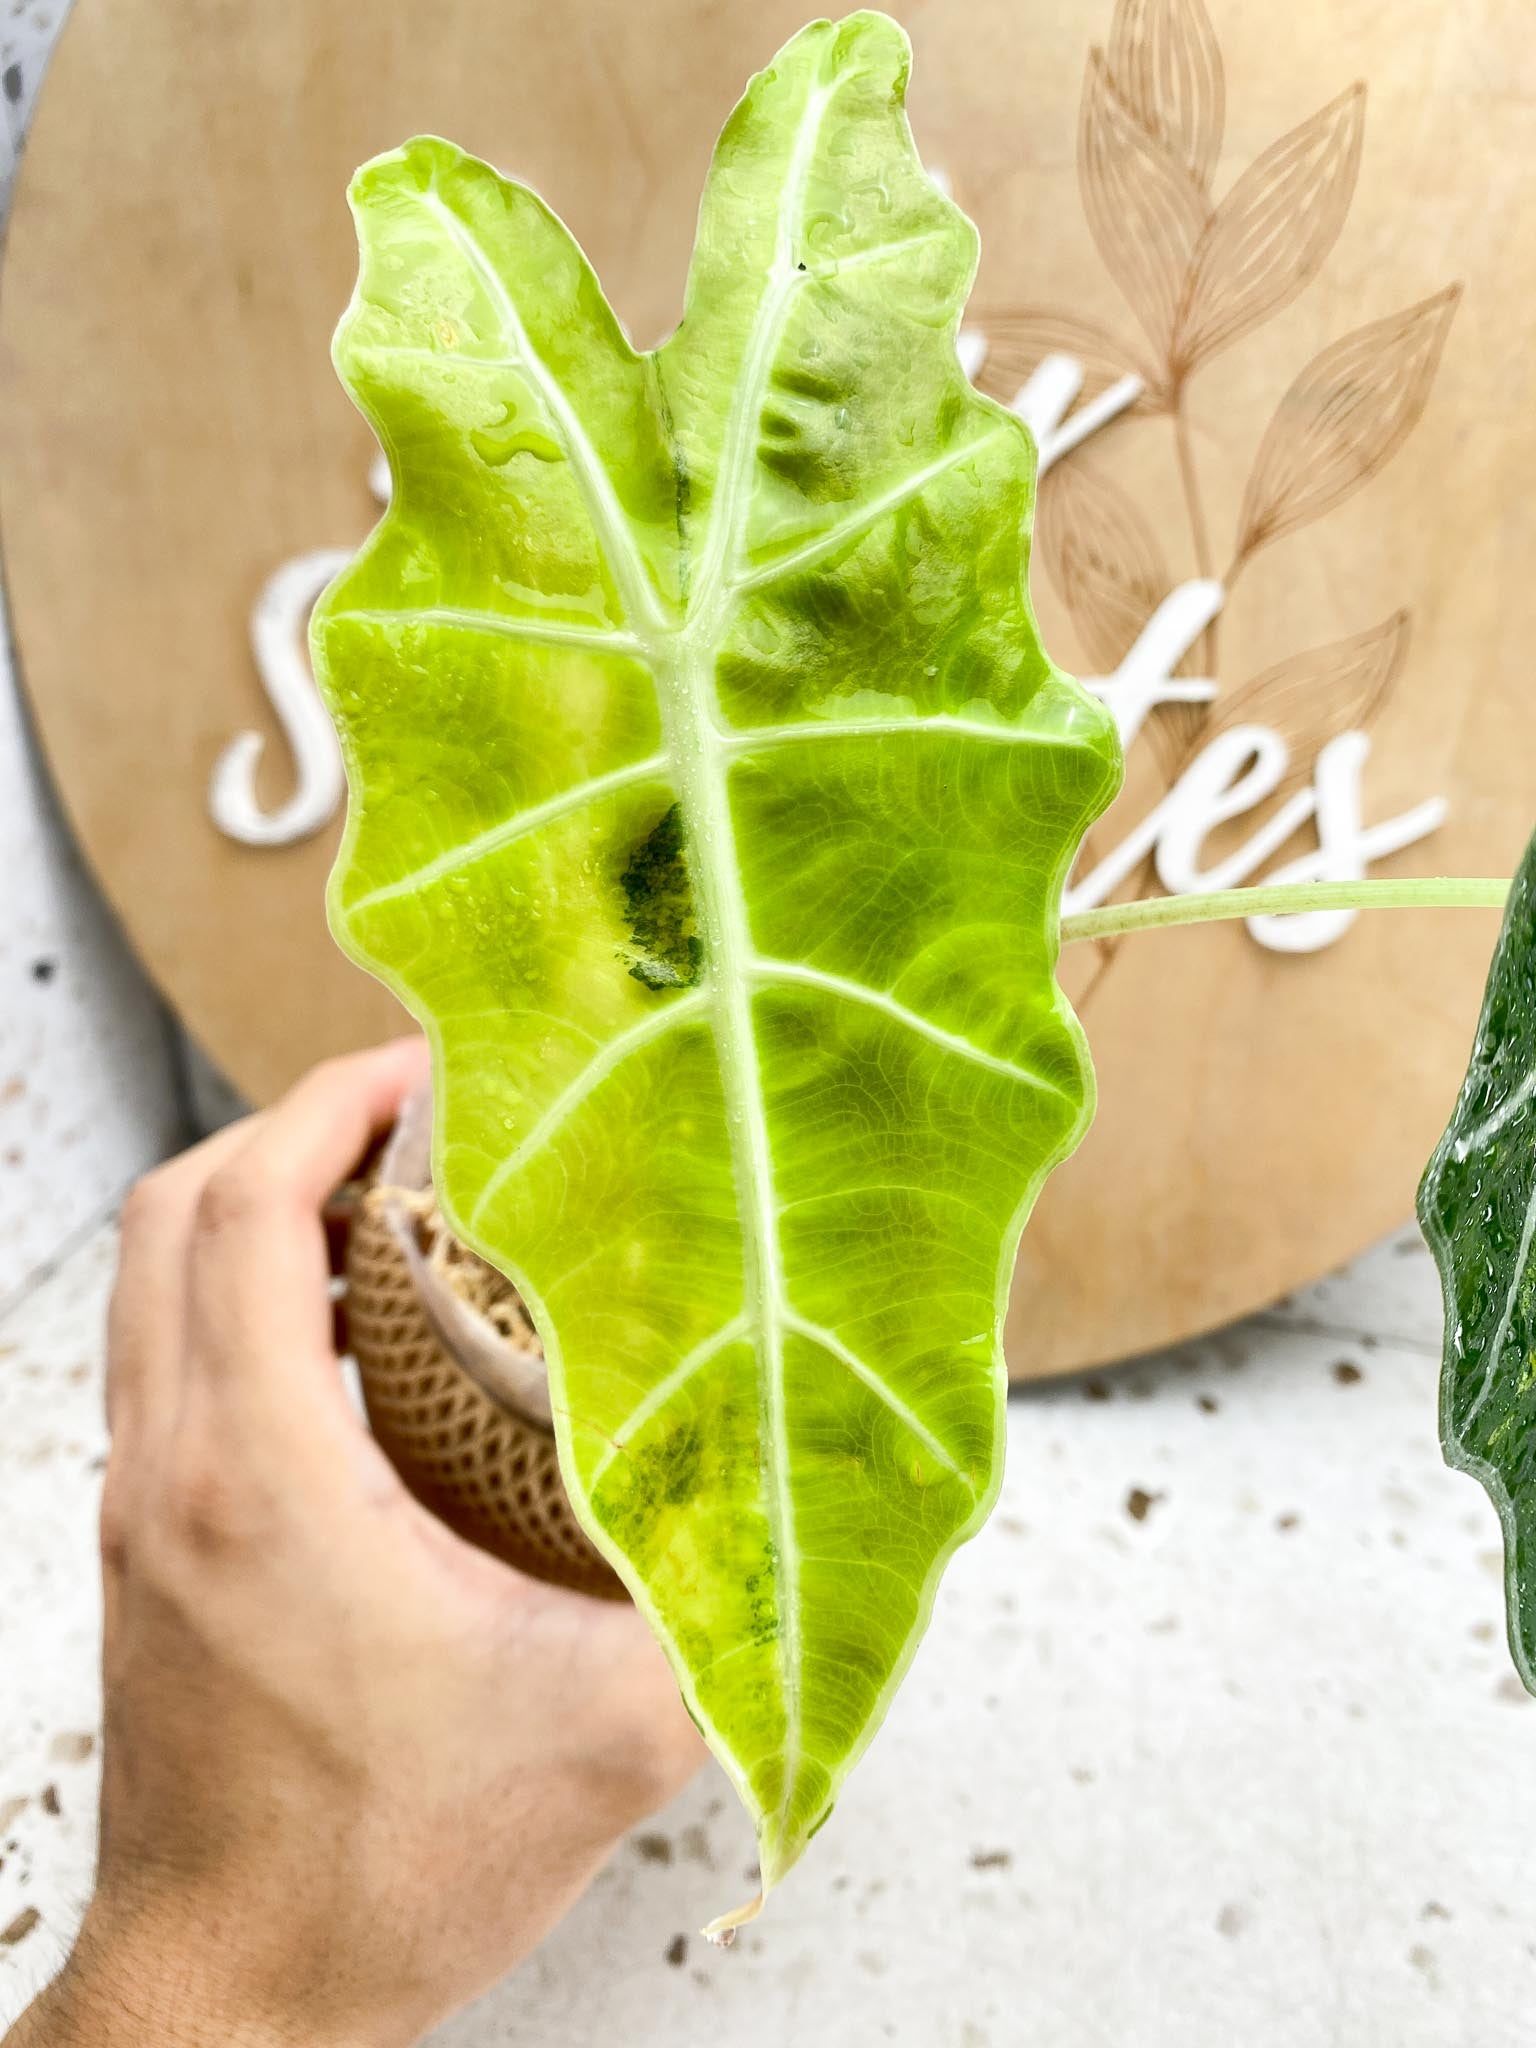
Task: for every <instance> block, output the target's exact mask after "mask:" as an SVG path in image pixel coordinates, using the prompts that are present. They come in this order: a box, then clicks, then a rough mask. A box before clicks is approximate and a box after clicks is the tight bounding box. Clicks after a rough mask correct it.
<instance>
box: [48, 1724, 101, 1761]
mask: <svg viewBox="0 0 1536 2048" xmlns="http://www.w3.org/2000/svg"><path fill="white" fill-rule="evenodd" d="M95 1747H96V1738H95V1736H94V1735H88V1734H86V1733H85V1731H84V1730H83V1729H81V1730H80V1731H78V1732H76V1731H75V1730H73V1729H70V1730H68V1731H66V1733H64V1734H63V1735H55V1737H54V1738H53V1740H52V1742H50V1743H49V1745H48V1754H49V1756H51V1757H52V1759H53V1761H54V1762H55V1763H56V1764H83V1763H84V1762H85V1760H86V1758H87V1757H88V1756H89V1755H90V1754H91V1751H92V1750H93V1749H94V1748H95Z"/></svg>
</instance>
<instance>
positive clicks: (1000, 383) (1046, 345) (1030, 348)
mask: <svg viewBox="0 0 1536 2048" xmlns="http://www.w3.org/2000/svg"><path fill="white" fill-rule="evenodd" d="M977 318H978V324H979V328H980V331H981V332H982V333H984V334H985V336H986V342H987V353H986V355H985V357H984V358H983V360H982V365H981V368H980V370H979V371H978V373H977V376H976V385H977V388H978V389H979V390H981V391H984V392H985V393H986V395H987V396H988V397H989V398H995V399H997V400H998V402H999V403H1000V404H1002V405H1008V404H1010V403H1011V402H1012V401H1013V399H1015V398H1016V397H1017V396H1018V393H1019V388H1020V386H1021V385H1023V384H1025V383H1027V382H1028V380H1029V377H1030V374H1031V373H1032V372H1033V371H1035V370H1037V369H1038V368H1039V367H1040V365H1041V363H1043V362H1044V360H1045V358H1046V357H1047V356H1058V355H1059V356H1071V357H1072V359H1073V361H1074V362H1077V363H1080V364H1081V365H1082V370H1083V387H1082V390H1081V391H1080V392H1079V393H1078V399H1079V402H1080V403H1084V404H1086V403H1087V402H1088V401H1090V400H1091V399H1095V398H1097V397H1098V395H1099V393H1100V392H1101V391H1107V390H1108V389H1109V387H1110V385H1111V384H1116V383H1118V382H1119V380H1120V379H1121V378H1122V377H1124V376H1126V375H1127V374H1129V375H1133V376H1137V377H1139V378H1140V379H1141V381H1142V382H1143V384H1145V385H1147V386H1148V390H1147V391H1146V392H1144V393H1143V394H1142V396H1141V397H1140V398H1139V399H1138V400H1137V402H1136V408H1135V409H1136V410H1138V411H1141V410H1150V409H1151V408H1152V405H1153V402H1154V397H1153V391H1152V387H1153V386H1155V385H1156V384H1157V383H1158V381H1159V376H1160V373H1159V371H1158V370H1156V369H1155V368H1154V367H1153V365H1152V364H1151V363H1149V362H1148V361H1147V360H1146V358H1145V356H1144V355H1143V354H1142V352H1141V350H1140V349H1139V348H1138V347H1136V346H1133V345H1132V344H1131V343H1130V342H1127V341H1125V340H1123V339H1122V338H1121V337H1120V336H1118V335H1115V334H1111V333H1110V331H1109V329H1108V328H1107V327H1102V326H1100V325H1099V323H1098V322H1097V321H1094V320H1088V319H1084V318H1083V317H1082V315H1081V314H1077V313H1058V312H1054V311H1052V310H1051V309H1050V308H1048V307H1043V306H1041V307H1037V306H1025V307H1022V308H1020V309H1019V310H1018V311H1015V312H1001V313H985V312H983V313H981V314H979V315H978V316H977Z"/></svg>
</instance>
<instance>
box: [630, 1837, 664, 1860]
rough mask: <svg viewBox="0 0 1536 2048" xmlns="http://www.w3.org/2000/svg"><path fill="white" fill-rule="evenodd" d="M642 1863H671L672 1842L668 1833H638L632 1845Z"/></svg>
mask: <svg viewBox="0 0 1536 2048" xmlns="http://www.w3.org/2000/svg"><path fill="white" fill-rule="evenodd" d="M630 1846H631V1847H632V1848H633V1849H634V1852H635V1854H636V1855H637V1856H638V1857H639V1858H640V1861H641V1862H642V1863H670V1862H671V1861H672V1843H671V1840H670V1838H669V1837H668V1836H666V1835H654V1834H653V1835H636V1836H635V1838H634V1840H633V1842H632V1843H631V1845H630Z"/></svg>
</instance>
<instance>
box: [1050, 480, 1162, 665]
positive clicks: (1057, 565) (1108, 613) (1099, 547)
mask: <svg viewBox="0 0 1536 2048" xmlns="http://www.w3.org/2000/svg"><path fill="white" fill-rule="evenodd" d="M1047 508H1049V511H1047ZM1035 554H1036V556H1037V558H1038V559H1039V560H1040V561H1041V562H1042V563H1043V565H1044V568H1045V571H1046V574H1047V575H1048V576H1049V577H1050V579H1051V583H1052V585H1053V586H1054V588H1055V590H1056V592H1057V595H1058V596H1059V597H1060V598H1061V601H1062V603H1063V604H1064V605H1065V606H1066V607H1067V610H1068V611H1069V612H1070V613H1071V615H1072V623H1073V625H1074V626H1075V627H1076V629H1077V632H1078V636H1079V638H1080V639H1081V641H1082V643H1083V647H1084V649H1085V651H1086V653H1087V655H1088V658H1089V660H1090V661H1092V662H1093V664H1094V666H1095V668H1096V670H1097V671H1098V672H1099V673H1100V674H1103V675H1108V674H1109V673H1110V672H1111V671H1112V670H1114V669H1116V668H1118V667H1119V665H1120V663H1121V662H1122V661H1123V660H1124V659H1125V657H1126V655H1127V654H1128V653H1129V652H1130V650H1131V647H1132V646H1133V644H1134V643H1135V640H1136V636H1137V635H1138V634H1139V633H1140V631H1141V629H1142V627H1143V626H1145V624H1146V623H1147V620H1148V619H1149V618H1150V617H1151V615H1152V613H1153V612H1154V611H1156V609H1157V607H1158V606H1159V605H1160V604H1161V603H1162V601H1163V599H1164V598H1165V597H1166V596H1167V595H1168V590H1169V587H1170V579H1169V575H1168V571H1167V568H1166V567H1165V565H1164V563H1163V558H1162V554H1161V552H1160V550H1159V548H1158V545H1157V542H1156V541H1155V540H1154V538H1153V536H1152V532H1151V529H1150V527H1149V526H1148V524H1147V521H1146V519H1145V518H1144V517H1143V515H1142V513H1141V511H1140V510H1139V508H1138V507H1137V505H1136V504H1135V502H1134V501H1133V500H1132V498H1131V497H1130V496H1129V494H1128V493H1127V492H1125V491H1123V490H1122V489H1121V488H1120V486H1119V485H1118V484H1116V483H1113V482H1111V480H1110V479H1109V478H1108V477H1107V476H1105V475H1104V473H1103V471H1102V470H1100V469H1097V468H1095V467H1094V466H1093V465H1092V464H1091V463H1087V462H1062V463H1058V464H1057V465H1056V467H1055V468H1054V469H1052V470H1051V471H1050V473H1049V474H1048V475H1047V477H1046V479H1045V481H1044V483H1043V484H1042V485H1041V487H1040V513H1039V538H1038V539H1037V540H1036V543H1035Z"/></svg>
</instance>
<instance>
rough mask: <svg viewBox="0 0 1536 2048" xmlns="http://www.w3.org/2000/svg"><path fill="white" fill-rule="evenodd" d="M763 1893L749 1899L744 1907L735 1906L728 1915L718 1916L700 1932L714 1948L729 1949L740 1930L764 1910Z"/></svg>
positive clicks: (721, 1914)
mask: <svg viewBox="0 0 1536 2048" xmlns="http://www.w3.org/2000/svg"><path fill="white" fill-rule="evenodd" d="M763 1896H764V1895H763V1893H762V1892H759V1893H758V1894H757V1895H756V1897H755V1898H751V1899H748V1901H747V1903H746V1904H745V1905H744V1906H733V1907H732V1908H731V1910H730V1912H728V1913H720V1914H717V1915H716V1917H715V1918H714V1919H713V1920H711V1921H710V1923H709V1925H708V1926H707V1927H702V1928H700V1930H699V1932H700V1933H701V1934H702V1935H703V1937H704V1939H705V1940H706V1941H707V1942H708V1943H709V1944H710V1945H711V1947H713V1948H729V1947H730V1946H731V1944H732V1943H733V1942H734V1941H735V1939H736V1935H737V1932H738V1930H739V1929H741V1928H743V1927H745V1926H746V1925H747V1924H748V1922H749V1921H752V1920H755V1919H756V1918H757V1916H758V1914H759V1913H761V1912H762V1910H763Z"/></svg>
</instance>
